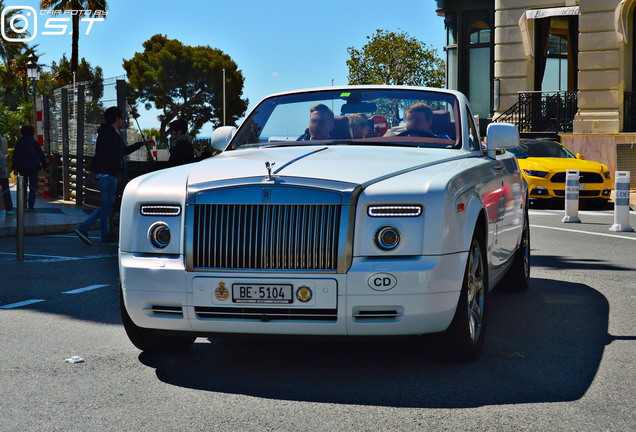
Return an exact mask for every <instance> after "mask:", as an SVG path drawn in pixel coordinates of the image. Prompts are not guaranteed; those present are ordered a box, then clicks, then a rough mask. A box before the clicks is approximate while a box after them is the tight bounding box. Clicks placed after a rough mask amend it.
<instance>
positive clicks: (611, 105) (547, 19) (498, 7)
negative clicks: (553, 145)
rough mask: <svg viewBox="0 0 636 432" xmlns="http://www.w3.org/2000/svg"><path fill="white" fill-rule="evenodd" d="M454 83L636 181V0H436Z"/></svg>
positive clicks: (493, 110) (479, 110)
mask: <svg viewBox="0 0 636 432" xmlns="http://www.w3.org/2000/svg"><path fill="white" fill-rule="evenodd" d="M436 3H437V13H438V15H440V16H442V17H443V18H444V23H445V27H446V31H447V46H446V47H445V51H446V56H447V86H448V87H449V88H453V89H457V90H460V91H462V92H464V93H465V94H466V95H468V97H469V99H470V101H471V107H472V108H473V111H475V114H478V115H479V117H480V125H481V128H482V130H483V129H485V126H486V125H487V124H488V123H490V122H492V121H509V122H513V123H516V124H517V125H518V127H519V130H520V132H522V133H523V134H527V135H539V136H541V135H545V136H550V135H558V136H559V137H560V138H561V141H562V142H563V144H564V145H566V146H567V147H569V148H570V149H571V150H572V151H573V152H575V153H577V152H578V153H581V154H583V155H584V156H585V157H586V158H587V159H592V160H597V161H600V162H603V163H605V164H606V165H607V166H608V167H609V168H610V170H612V171H615V170H617V169H619V170H630V171H632V173H633V174H634V175H633V176H632V177H633V178H632V186H634V182H636V144H634V143H636V65H635V62H636V44H635V43H634V38H635V34H636V20H635V19H634V10H635V6H636V0H622V1H621V0H560V1H554V0H552V1H551V0H534V1H530V0H436Z"/></svg>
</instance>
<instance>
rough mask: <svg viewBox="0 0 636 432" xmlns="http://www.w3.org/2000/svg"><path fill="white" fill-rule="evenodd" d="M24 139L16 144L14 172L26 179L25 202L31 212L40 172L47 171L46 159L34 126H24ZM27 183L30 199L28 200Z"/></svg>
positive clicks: (22, 132) (22, 128)
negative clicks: (36, 137)
mask: <svg viewBox="0 0 636 432" xmlns="http://www.w3.org/2000/svg"><path fill="white" fill-rule="evenodd" d="M20 133H21V134H22V138H21V139H20V140H19V141H18V142H17V143H16V144H15V150H13V171H15V172H17V173H18V174H20V175H21V176H24V177H26V180H25V185H24V186H25V187H24V200H25V202H28V205H29V210H33V207H35V192H36V191H37V189H38V171H40V169H46V168H47V163H46V157H44V152H43V151H42V147H40V144H39V143H38V142H37V141H36V140H35V138H34V137H33V135H35V129H33V126H28V125H27V126H22V127H21V128H20ZM27 183H28V189H29V198H28V200H27Z"/></svg>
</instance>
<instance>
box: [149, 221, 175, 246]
mask: <svg viewBox="0 0 636 432" xmlns="http://www.w3.org/2000/svg"><path fill="white" fill-rule="evenodd" d="M148 235H149V240H150V244H151V245H153V246H154V247H156V248H157V249H163V248H165V247H166V246H168V244H169V243H170V228H168V225H166V223H165V222H157V223H156V224H154V225H153V226H151V227H150V230H149V232H148Z"/></svg>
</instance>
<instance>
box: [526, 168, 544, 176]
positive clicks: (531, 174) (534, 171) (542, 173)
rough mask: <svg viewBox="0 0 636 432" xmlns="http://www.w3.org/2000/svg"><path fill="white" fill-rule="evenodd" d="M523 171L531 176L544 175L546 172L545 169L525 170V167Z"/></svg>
mask: <svg viewBox="0 0 636 432" xmlns="http://www.w3.org/2000/svg"><path fill="white" fill-rule="evenodd" d="M523 172H525V173H526V174H527V175H529V176H531V177H545V176H546V174H548V172H547V171H537V170H527V169H524V170H523Z"/></svg>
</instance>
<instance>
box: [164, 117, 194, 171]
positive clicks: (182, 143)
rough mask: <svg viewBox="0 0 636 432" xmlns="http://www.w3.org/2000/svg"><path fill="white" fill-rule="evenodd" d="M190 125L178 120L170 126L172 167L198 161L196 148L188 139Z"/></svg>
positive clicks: (170, 159)
mask: <svg viewBox="0 0 636 432" xmlns="http://www.w3.org/2000/svg"><path fill="white" fill-rule="evenodd" d="M187 132H188V124H187V123H186V121H185V120H182V119H178V120H175V121H173V122H171V123H170V124H169V125H168V134H169V135H170V158H169V159H168V162H169V163H170V166H177V165H184V164H188V163H191V162H195V161H196V155H195V153H194V147H192V143H191V142H190V140H189V139H188V135H187V134H186V133H187Z"/></svg>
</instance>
